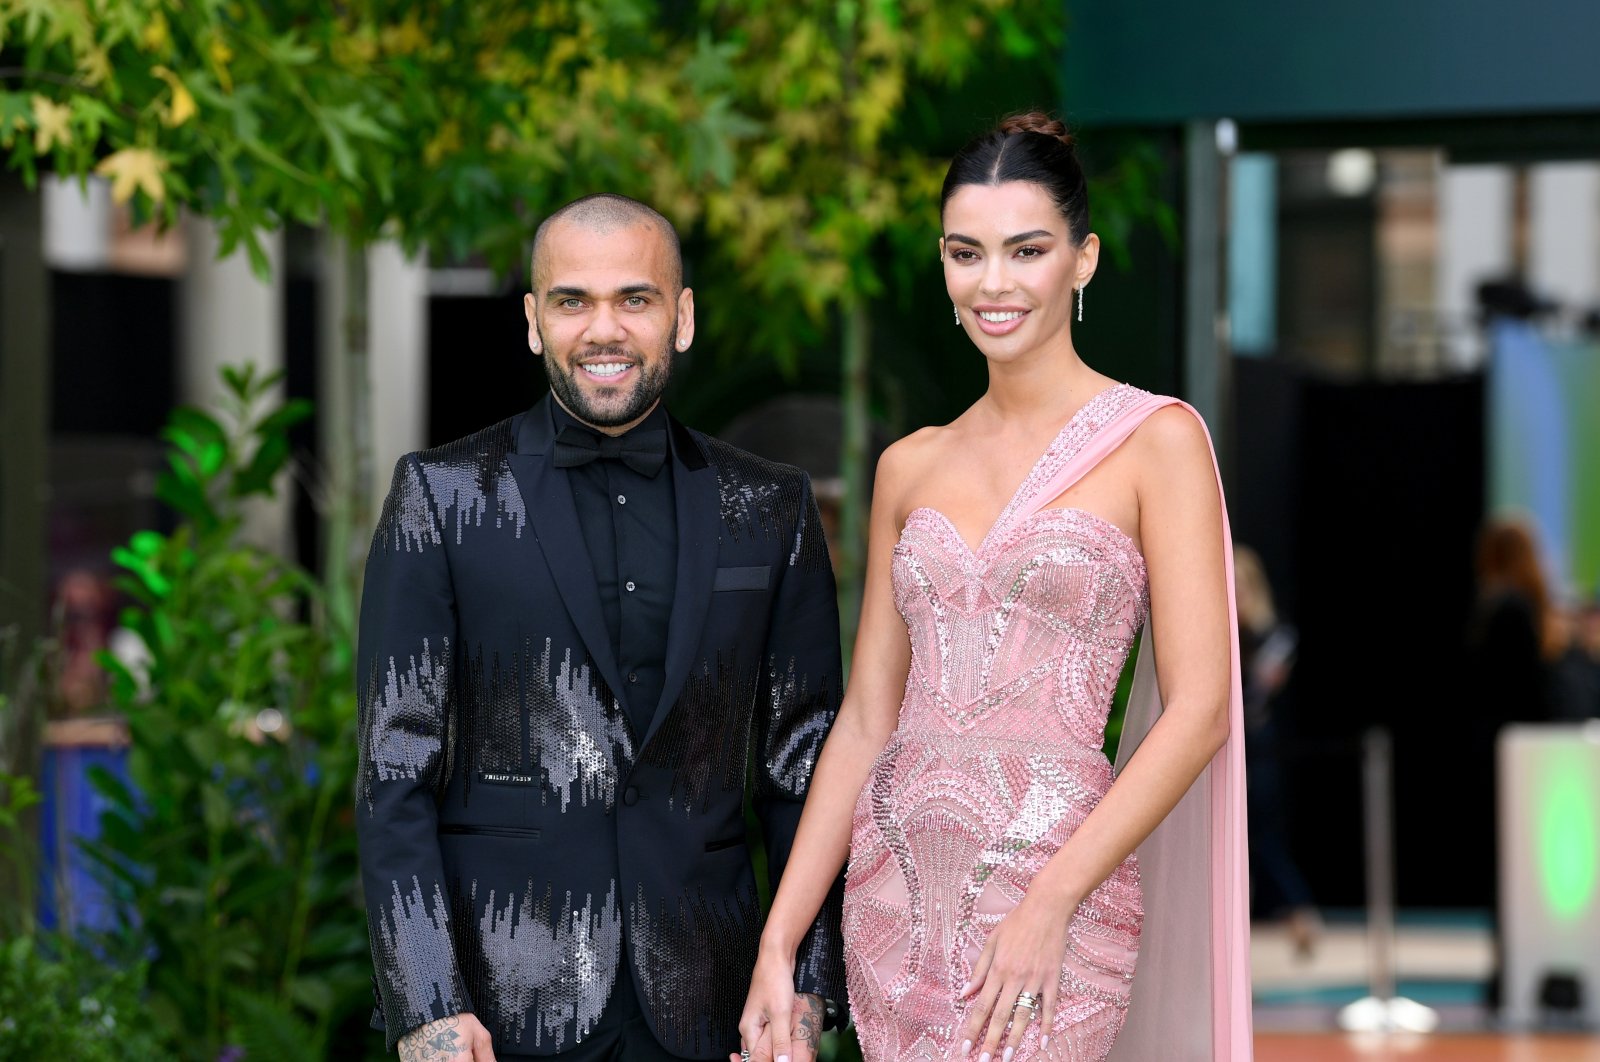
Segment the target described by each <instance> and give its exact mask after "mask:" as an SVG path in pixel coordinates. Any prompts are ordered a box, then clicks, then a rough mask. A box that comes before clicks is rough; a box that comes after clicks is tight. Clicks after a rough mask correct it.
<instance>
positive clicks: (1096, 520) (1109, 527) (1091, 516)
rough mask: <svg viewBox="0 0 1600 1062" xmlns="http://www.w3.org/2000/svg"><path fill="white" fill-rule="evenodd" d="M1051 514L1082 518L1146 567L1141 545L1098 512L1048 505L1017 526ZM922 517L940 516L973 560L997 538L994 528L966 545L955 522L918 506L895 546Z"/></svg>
mask: <svg viewBox="0 0 1600 1062" xmlns="http://www.w3.org/2000/svg"><path fill="white" fill-rule="evenodd" d="M1050 513H1071V514H1074V515H1077V516H1081V517H1083V518H1084V519H1086V520H1088V521H1089V522H1090V523H1092V524H1094V525H1095V526H1097V527H1099V528H1101V529H1102V530H1105V531H1108V532H1110V533H1111V534H1112V535H1114V536H1115V537H1116V538H1117V539H1118V540H1119V541H1120V542H1121V544H1122V545H1124V546H1126V547H1127V548H1128V551H1129V552H1130V553H1132V554H1133V555H1134V556H1135V557H1137V558H1138V560H1139V567H1140V568H1141V569H1143V568H1144V567H1145V566H1146V565H1145V559H1144V553H1143V552H1141V551H1140V549H1139V544H1138V543H1137V542H1135V541H1134V540H1133V536H1132V535H1130V534H1128V533H1127V532H1126V531H1124V530H1123V529H1122V528H1121V527H1120V526H1118V525H1117V524H1116V523H1115V522H1113V521H1111V520H1107V519H1106V518H1105V517H1103V516H1101V515H1100V514H1099V513H1097V512H1094V511H1092V510H1089V509H1084V508H1080V507H1079V506H1076V505H1047V506H1045V507H1044V508H1043V509H1039V510H1037V511H1036V512H1032V513H1029V514H1028V515H1027V516H1025V517H1023V519H1022V520H1021V521H1020V522H1018V524H1017V525H1016V526H1017V528H1018V529H1020V528H1023V527H1026V526H1027V525H1028V524H1030V523H1032V522H1033V521H1035V520H1039V519H1041V518H1044V517H1047V516H1048V515H1049V514H1050ZM919 514H926V515H929V516H936V517H938V518H939V520H940V521H942V522H943V523H944V526H945V527H946V528H948V529H949V530H950V533H951V534H952V535H953V536H955V540H956V541H957V542H959V543H961V546H962V548H963V549H965V550H966V551H967V555H968V556H969V557H971V558H972V559H974V560H978V559H980V558H981V557H982V556H983V555H984V553H985V552H987V551H988V549H989V547H990V545H991V544H992V543H991V541H990V539H991V538H992V537H993V536H994V531H995V529H994V528H993V527H991V528H990V529H989V533H988V534H986V535H984V536H983V541H982V542H980V543H978V548H977V549H973V548H972V547H971V546H969V545H968V544H967V540H966V537H965V536H963V535H962V534H961V529H960V528H958V527H956V522H955V521H954V520H952V519H950V517H948V516H946V515H945V514H944V513H943V512H942V511H941V510H939V509H937V508H935V507H934V506H932V505H919V506H917V507H916V508H915V509H912V510H911V511H910V512H909V513H906V522H905V523H904V524H902V525H901V526H900V537H899V538H898V539H896V540H895V541H896V544H898V543H900V542H903V541H904V540H905V537H906V530H907V529H908V528H909V527H910V526H911V521H912V520H913V519H914V518H916V517H917V516H918V515H919Z"/></svg>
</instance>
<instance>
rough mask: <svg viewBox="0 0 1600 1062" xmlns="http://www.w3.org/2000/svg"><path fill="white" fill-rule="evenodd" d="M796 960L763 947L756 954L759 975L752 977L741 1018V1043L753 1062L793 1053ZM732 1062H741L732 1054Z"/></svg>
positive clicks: (755, 974)
mask: <svg viewBox="0 0 1600 1062" xmlns="http://www.w3.org/2000/svg"><path fill="white" fill-rule="evenodd" d="M794 1008H795V991H794V957H793V956H792V955H790V956H784V955H782V954H779V953H777V952H774V951H769V950H768V949H766V948H762V949H761V951H760V952H759V953H758V954H757V955H756V968H755V972H754V973H752V974H751V975H750V994H749V995H748V996H747V997H745V1001H744V1014H743V1015H742V1016H741V1017H740V1018H739V1040H740V1042H741V1043H742V1044H743V1045H744V1049H745V1050H746V1051H749V1052H750V1058H751V1060H752V1062H755V1060H758V1059H759V1060H760V1062H775V1060H776V1059H778V1058H784V1059H785V1062H792V1060H790V1059H788V1058H787V1056H788V1055H789V1054H790V1051H789V1039H790V1022H791V1015H793V1014H794ZM728 1058H729V1062H740V1056H739V1055H736V1054H735V1055H729V1056H728Z"/></svg>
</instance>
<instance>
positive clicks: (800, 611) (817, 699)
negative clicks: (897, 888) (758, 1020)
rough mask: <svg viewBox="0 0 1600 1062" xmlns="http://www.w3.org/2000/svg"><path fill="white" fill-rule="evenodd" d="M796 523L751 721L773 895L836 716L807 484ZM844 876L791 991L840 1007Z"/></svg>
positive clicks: (818, 534)
mask: <svg viewBox="0 0 1600 1062" xmlns="http://www.w3.org/2000/svg"><path fill="white" fill-rule="evenodd" d="M797 490H798V493H799V495H800V496H799V498H798V504H797V506H796V508H797V510H798V515H797V518H796V521H795V527H794V535H793V537H792V538H791V539H790V541H789V555H788V558H787V563H786V564H785V565H784V567H783V570H782V573H781V574H780V575H779V578H778V587H777V594H776V597H775V599H774V602H773V614H772V620H771V623H770V625H769V627H768V635H767V651H766V655H765V666H764V667H763V669H762V675H761V684H760V687H759V691H758V695H759V697H760V700H759V702H758V705H757V709H758V711H759V712H760V717H759V718H758V719H757V721H756V727H757V731H756V754H757V755H756V765H755V801H754V803H755V808H756V813H757V815H758V816H759V817H760V819H761V826H762V830H763V833H764V835H765V840H766V846H767V867H768V874H769V876H770V878H771V882H772V885H773V888H774V891H776V887H777V884H778V881H779V880H780V878H781V877H782V875H783V869H784V867H785V865H786V864H787V863H788V860H789V851H790V849H791V848H792V847H793V845H794V835H795V829H796V827H798V826H799V824H800V812H801V809H802V806H803V805H804V803H805V798H806V791H807V788H808V787H809V786H810V784H811V773H812V771H813V769H814V768H815V767H816V765H817V757H818V756H819V755H820V754H821V752H822V743H823V741H824V739H826V738H827V736H828V730H829V729H830V728H831V727H832V726H833V721H834V718H835V717H836V716H837V715H838V713H839V699H840V696H841V694H842V686H843V669H842V667H841V665H840V659H839V605H838V598H837V595H836V593H835V589H834V582H833V566H832V564H831V563H830V561H829V559H828V545H827V541H826V540H825V539H824V537H823V531H822V520H821V514H820V513H819V512H818V511H817V502H816V499H815V497H814V496H813V495H812V491H811V481H810V479H809V478H806V477H804V476H802V477H800V478H799V480H798V481H797ZM843 900H844V875H843V874H842V873H841V874H840V876H839V878H838V880H837V881H835V882H834V884H833V887H832V888H831V889H830V890H829V892H828V897H827V899H826V900H824V901H823V904H822V909H821V910H820V911H819V912H818V913H817V918H816V921H815V922H814V923H812V926H811V929H810V930H809V931H807V933H806V936H805V939H804V940H803V941H802V942H801V944H800V947H799V950H798V952H797V953H796V956H795V989H796V991H800V992H814V993H816V994H817V995H820V996H823V997H825V998H827V999H832V1000H835V1001H837V1002H838V1003H840V1004H841V1006H842V1005H843V1004H844V1002H845V977H844V945H843V940H842V938H841V934H840V915H841V912H842V909H843Z"/></svg>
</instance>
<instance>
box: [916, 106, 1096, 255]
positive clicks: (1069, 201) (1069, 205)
mask: <svg viewBox="0 0 1600 1062" xmlns="http://www.w3.org/2000/svg"><path fill="white" fill-rule="evenodd" d="M1074 144H1075V141H1074V140H1073V139H1072V134H1071V133H1069V132H1067V127H1066V126H1064V125H1062V124H1061V123H1060V122H1059V121H1057V120H1056V119H1054V118H1052V117H1050V116H1049V115H1048V114H1041V113H1040V112H1038V111H1029V112H1028V113H1027V114H1015V115H1012V116H1011V117H1010V118H1007V119H1005V120H1004V121H1003V122H1001V123H1000V126H999V128H997V129H995V130H994V131H993V132H989V133H985V134H984V135H982V136H980V137H978V138H977V139H975V140H972V141H971V142H969V143H968V144H967V146H966V147H964V148H962V149H961V150H960V151H959V152H957V153H956V157H955V158H953V159H951V160H950V170H949V172H948V173H946V174H945V175H944V192H943V194H942V195H941V196H940V197H939V210H940V212H941V213H942V212H943V210H944V208H945V206H946V204H948V203H949V202H950V197H951V196H953V195H955V194H956V189H957V188H960V187H962V186H963V185H968V184H1002V183H1004V182H1006V181H1032V182H1033V183H1034V184H1037V185H1040V186H1041V187H1043V188H1044V190H1045V191H1047V192H1049V193H1050V198H1051V199H1052V200H1054V201H1055V204H1056V209H1057V210H1059V211H1061V216H1062V217H1064V218H1066V219H1067V231H1068V232H1069V233H1070V234H1071V237H1072V242H1073V243H1075V244H1081V243H1083V241H1084V240H1085V239H1087V238H1088V236H1089V189H1088V188H1087V187H1086V185H1085V182H1084V177H1083V167H1082V166H1081V165H1079V163H1078V153H1077V151H1075V150H1074Z"/></svg>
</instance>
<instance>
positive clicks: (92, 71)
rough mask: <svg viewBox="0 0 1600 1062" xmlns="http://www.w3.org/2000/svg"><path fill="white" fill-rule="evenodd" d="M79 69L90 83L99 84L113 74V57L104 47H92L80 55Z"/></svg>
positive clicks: (86, 81) (86, 82)
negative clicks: (107, 53)
mask: <svg viewBox="0 0 1600 1062" xmlns="http://www.w3.org/2000/svg"><path fill="white" fill-rule="evenodd" d="M78 69H79V70H80V71H82V73H83V80H84V83H85V84H88V85H98V84H100V82H102V81H105V80H106V79H107V78H109V77H110V76H111V57H110V56H108V55H106V53H105V50H104V49H102V48H95V47H90V48H88V49H86V50H85V51H84V53H83V54H82V55H80V56H78Z"/></svg>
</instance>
